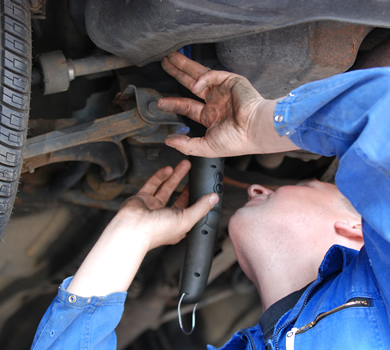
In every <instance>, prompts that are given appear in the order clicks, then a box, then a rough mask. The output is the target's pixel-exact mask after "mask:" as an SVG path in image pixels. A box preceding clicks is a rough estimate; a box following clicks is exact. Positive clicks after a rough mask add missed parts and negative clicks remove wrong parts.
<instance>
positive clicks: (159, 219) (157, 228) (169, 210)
mask: <svg viewBox="0 0 390 350" xmlns="http://www.w3.org/2000/svg"><path fill="white" fill-rule="evenodd" d="M190 167H191V163H190V162H189V161H188V160H183V161H181V162H180V163H179V164H178V165H177V166H176V167H175V169H172V168H171V167H165V168H162V169H160V170H159V171H157V172H156V173H155V174H154V175H153V176H152V177H151V178H150V179H149V180H148V181H147V182H146V183H145V185H144V186H143V187H142V188H141V189H140V190H139V191H138V193H137V194H136V195H135V196H133V197H130V198H129V199H128V200H127V201H126V202H125V203H124V204H123V205H122V207H121V209H120V211H119V212H118V214H117V217H118V219H120V220H125V221H129V225H131V226H132V227H133V229H135V230H137V232H138V234H143V235H145V238H146V239H147V240H148V242H149V244H150V246H149V249H153V248H156V247H158V246H160V245H166V244H176V243H178V242H179V241H180V240H181V239H183V238H184V236H185V235H186V233H187V232H188V231H190V230H191V228H192V227H193V226H194V225H195V224H196V222H197V221H199V220H200V219H201V218H202V217H203V216H205V215H206V214H207V213H208V212H209V211H210V210H211V208H212V207H213V206H214V205H215V204H217V202H218V195H217V194H215V193H214V194H208V195H206V196H203V197H202V198H200V199H199V201H198V202H196V203H195V204H193V205H192V206H190V207H188V208H187V206H188V187H185V189H184V190H183V192H182V193H181V194H180V196H179V197H178V198H177V199H176V201H175V202H174V204H173V205H172V206H171V207H166V204H167V202H168V201H169V199H170V197H171V196H172V194H173V192H174V191H175V190H176V188H177V186H178V185H179V183H180V181H181V180H182V179H183V178H184V176H185V175H186V174H187V173H188V171H189V170H190Z"/></svg>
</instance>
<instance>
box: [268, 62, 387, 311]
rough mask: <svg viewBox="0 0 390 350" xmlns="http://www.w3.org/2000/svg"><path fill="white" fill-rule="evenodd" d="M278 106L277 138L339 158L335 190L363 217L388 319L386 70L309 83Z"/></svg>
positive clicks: (369, 253) (339, 76)
mask: <svg viewBox="0 0 390 350" xmlns="http://www.w3.org/2000/svg"><path fill="white" fill-rule="evenodd" d="M279 102H280V103H278V104H277V106H276V109H275V114H274V125H275V129H276V130H277V132H278V133H279V135H288V137H289V138H290V140H291V141H293V142H294V143H295V144H296V145H297V146H298V147H301V148H303V149H306V150H309V151H311V152H314V153H319V154H322V155H326V156H331V155H337V157H338V158H339V160H340V163H339V168H338V171H337V174H336V184H337V186H338V188H339V190H340V191H341V192H342V193H343V194H344V195H345V196H346V197H347V198H348V199H349V200H350V202H351V203H352V204H353V206H354V207H355V208H356V209H357V211H358V212H359V213H360V214H361V215H362V218H363V235H364V241H365V245H366V249H367V253H368V256H369V264H370V265H371V266H372V268H373V272H374V274H375V277H376V280H377V281H378V285H379V290H380V292H381V294H382V297H383V299H384V302H385V305H386V308H387V311H388V314H389V315H390V69H389V68H374V69H367V70H360V71H353V72H348V73H344V74H341V75H337V76H334V77H331V78H328V79H325V80H322V81H317V82H313V83H310V84H307V85H304V86H302V87H300V88H298V89H296V90H294V91H292V92H291V93H290V94H289V95H288V96H287V97H286V98H284V99H283V100H281V101H279Z"/></svg>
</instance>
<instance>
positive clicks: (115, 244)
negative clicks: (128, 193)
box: [67, 217, 149, 297]
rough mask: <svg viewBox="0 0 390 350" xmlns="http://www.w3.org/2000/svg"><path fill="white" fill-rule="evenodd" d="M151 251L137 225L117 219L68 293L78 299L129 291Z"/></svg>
mask: <svg viewBox="0 0 390 350" xmlns="http://www.w3.org/2000/svg"><path fill="white" fill-rule="evenodd" d="M148 249H149V242H148V240H147V238H146V237H145V235H143V234H142V233H140V232H137V229H136V226H134V227H129V225H128V223H126V222H125V221H123V220H121V218H120V217H115V218H114V219H113V220H112V221H111V222H110V224H109V225H108V226H107V228H106V229H105V230H104V232H103V234H102V235H101V237H100V238H99V240H98V241H97V243H96V244H95V246H94V247H93V248H92V250H91V251H90V253H89V254H88V256H87V257H86V258H85V260H84V262H83V263H82V265H81V266H80V268H79V269H78V271H77V272H76V274H75V276H74V278H73V280H72V281H71V283H70V284H69V286H68V288H67V291H68V292H70V293H74V294H76V295H78V296H82V297H89V296H93V295H97V296H104V295H108V294H110V293H115V292H124V291H127V289H128V288H129V286H130V284H131V282H132V281H133V278H134V276H135V274H136V273H137V271H138V268H139V266H140V265H141V262H142V260H143V258H144V257H145V255H146V253H147V251H148Z"/></svg>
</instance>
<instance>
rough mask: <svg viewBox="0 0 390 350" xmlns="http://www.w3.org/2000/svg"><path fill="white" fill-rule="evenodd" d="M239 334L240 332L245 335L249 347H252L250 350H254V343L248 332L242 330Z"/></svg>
mask: <svg viewBox="0 0 390 350" xmlns="http://www.w3.org/2000/svg"><path fill="white" fill-rule="evenodd" d="M241 332H242V334H245V335H246V337H247V338H248V339H249V341H250V343H251V346H252V350H256V346H255V342H254V341H253V338H252V335H251V334H250V332H249V331H248V330H247V329H244V330H242V331H241Z"/></svg>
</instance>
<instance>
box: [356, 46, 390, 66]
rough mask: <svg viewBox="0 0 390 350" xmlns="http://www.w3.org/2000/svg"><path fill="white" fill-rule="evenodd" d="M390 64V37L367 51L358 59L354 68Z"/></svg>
mask: <svg viewBox="0 0 390 350" xmlns="http://www.w3.org/2000/svg"><path fill="white" fill-rule="evenodd" d="M389 66H390V39H387V40H385V41H383V42H382V43H380V44H379V45H378V46H376V47H375V48H373V49H372V50H371V51H369V52H367V53H366V54H365V55H363V56H362V57H360V58H359V59H358V60H356V63H355V64H354V66H353V67H352V69H365V68H374V67H389Z"/></svg>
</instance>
